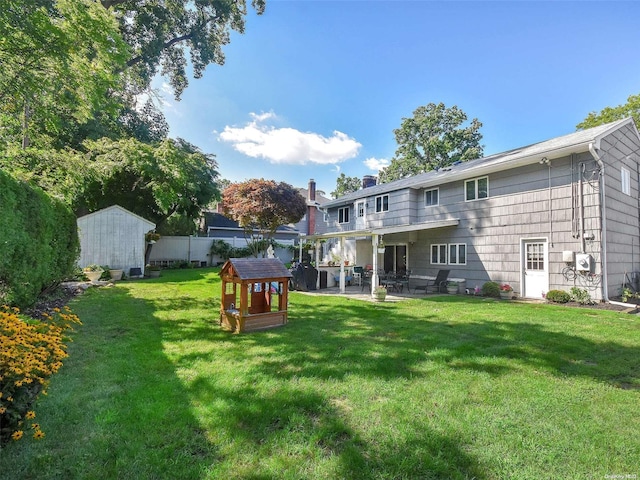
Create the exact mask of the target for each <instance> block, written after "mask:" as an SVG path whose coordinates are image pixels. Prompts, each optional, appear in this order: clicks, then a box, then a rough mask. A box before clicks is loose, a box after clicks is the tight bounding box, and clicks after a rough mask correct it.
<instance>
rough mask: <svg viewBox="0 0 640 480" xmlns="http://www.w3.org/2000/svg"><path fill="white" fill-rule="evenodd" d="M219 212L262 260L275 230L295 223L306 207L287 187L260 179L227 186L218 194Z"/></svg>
mask: <svg viewBox="0 0 640 480" xmlns="http://www.w3.org/2000/svg"><path fill="white" fill-rule="evenodd" d="M222 208H223V213H224V215H225V216H227V217H229V218H231V219H233V220H235V221H236V222H238V224H239V225H240V226H241V227H242V228H243V230H244V235H245V238H246V239H247V245H248V247H249V248H250V249H251V251H252V253H253V256H255V257H257V256H258V255H259V254H260V253H262V256H263V257H264V256H265V255H266V249H267V247H268V246H269V245H270V244H271V242H272V240H273V236H274V234H275V232H276V230H277V228H278V227H280V226H283V225H288V224H290V223H296V222H299V221H300V220H301V219H302V217H303V216H304V214H305V212H306V209H307V204H306V200H305V199H304V197H303V196H302V195H300V193H299V192H298V191H297V190H296V189H295V188H293V187H292V186H291V185H289V184H288V183H285V182H280V183H276V182H275V181H273V180H265V179H263V178H261V179H251V180H247V181H244V182H241V183H232V184H231V185H229V186H228V187H227V188H226V189H225V190H224V191H223V192H222Z"/></svg>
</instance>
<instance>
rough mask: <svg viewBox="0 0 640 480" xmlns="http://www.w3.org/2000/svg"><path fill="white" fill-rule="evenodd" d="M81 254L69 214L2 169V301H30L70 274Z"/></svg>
mask: <svg viewBox="0 0 640 480" xmlns="http://www.w3.org/2000/svg"><path fill="white" fill-rule="evenodd" d="M79 253H80V242H79V239H78V227H77V224H76V218H75V216H74V214H73V212H72V211H71V210H70V209H69V208H68V207H67V206H66V205H65V204H64V203H62V202H61V201H59V200H56V199H54V198H52V197H50V196H49V195H47V194H46V193H45V192H44V191H42V190H41V189H39V188H37V187H32V186H30V185H29V184H27V183H26V182H23V181H18V180H16V179H14V178H13V177H11V176H9V175H8V174H7V173H6V172H4V171H2V170H0V304H7V305H14V306H18V307H20V308H25V307H28V306H30V305H32V304H33V303H35V301H36V299H37V298H38V296H39V295H40V293H42V291H43V290H45V289H47V288H48V287H52V286H54V285H56V284H58V283H60V282H61V281H63V280H64V279H65V278H68V277H69V276H70V275H71V274H72V273H73V270H74V268H75V265H76V262H77V259H78V255H79Z"/></svg>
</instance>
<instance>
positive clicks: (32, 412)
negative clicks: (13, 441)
mask: <svg viewBox="0 0 640 480" xmlns="http://www.w3.org/2000/svg"><path fill="white" fill-rule="evenodd" d="M25 418H26V419H27V420H31V419H33V418H36V412H34V411H33V410H29V411H28V412H27V414H26V415H25Z"/></svg>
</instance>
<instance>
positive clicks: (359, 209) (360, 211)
mask: <svg viewBox="0 0 640 480" xmlns="http://www.w3.org/2000/svg"><path fill="white" fill-rule="evenodd" d="M356 215H357V216H358V218H362V217H364V202H358V203H357V204H356Z"/></svg>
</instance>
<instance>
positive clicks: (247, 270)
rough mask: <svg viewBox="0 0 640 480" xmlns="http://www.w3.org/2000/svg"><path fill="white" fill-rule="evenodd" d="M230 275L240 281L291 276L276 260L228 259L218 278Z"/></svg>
mask: <svg viewBox="0 0 640 480" xmlns="http://www.w3.org/2000/svg"><path fill="white" fill-rule="evenodd" d="M225 274H231V275H233V276H234V277H238V278H239V279H240V280H269V279H276V278H291V277H292V276H293V275H292V274H291V272H290V271H289V270H288V269H287V267H285V266H284V264H283V263H282V262H281V261H280V259H278V258H230V259H229V260H227V261H226V262H225V264H224V265H223V266H222V270H220V276H222V275H225Z"/></svg>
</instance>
